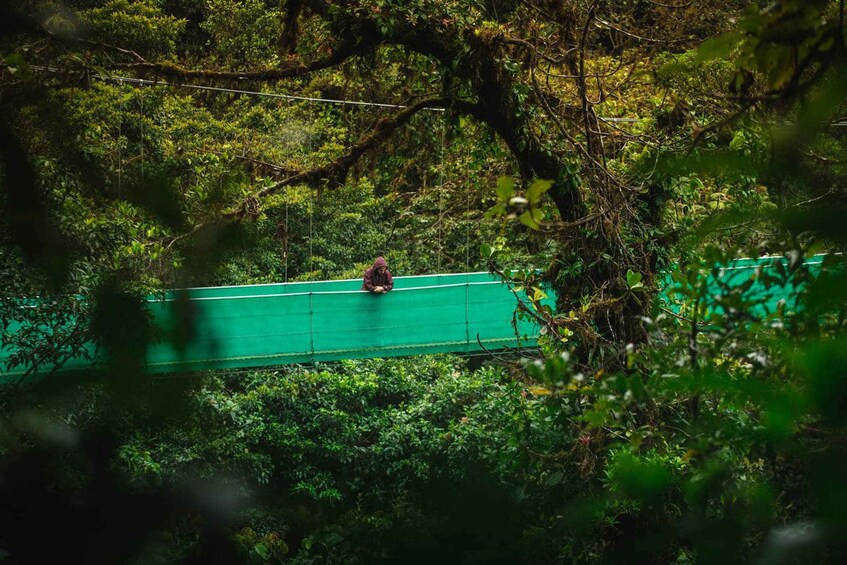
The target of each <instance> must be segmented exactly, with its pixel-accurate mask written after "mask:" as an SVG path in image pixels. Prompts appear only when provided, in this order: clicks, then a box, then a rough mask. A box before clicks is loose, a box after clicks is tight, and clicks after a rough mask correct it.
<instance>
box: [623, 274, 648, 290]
mask: <svg viewBox="0 0 847 565" xmlns="http://www.w3.org/2000/svg"><path fill="white" fill-rule="evenodd" d="M641 279H642V275H641V273H634V272H633V271H632V270H627V272H626V286H627V287H628V288H629V289H630V290H635V289H636V288H642V287H643V286H644V283H642V282H641Z"/></svg>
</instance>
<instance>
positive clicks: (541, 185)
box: [526, 179, 553, 203]
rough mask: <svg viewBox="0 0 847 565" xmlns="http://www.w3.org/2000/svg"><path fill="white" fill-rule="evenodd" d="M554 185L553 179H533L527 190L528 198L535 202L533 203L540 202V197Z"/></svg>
mask: <svg viewBox="0 0 847 565" xmlns="http://www.w3.org/2000/svg"><path fill="white" fill-rule="evenodd" d="M552 186H553V181H551V180H542V179H538V180H535V181H533V182H532V184H531V185H529V188H528V189H527V191H526V198H527V200H529V201H530V202H533V203H535V202H538V199H539V198H541V196H542V195H543V194H544V193H545V192H547V191H548V190H550V187H552Z"/></svg>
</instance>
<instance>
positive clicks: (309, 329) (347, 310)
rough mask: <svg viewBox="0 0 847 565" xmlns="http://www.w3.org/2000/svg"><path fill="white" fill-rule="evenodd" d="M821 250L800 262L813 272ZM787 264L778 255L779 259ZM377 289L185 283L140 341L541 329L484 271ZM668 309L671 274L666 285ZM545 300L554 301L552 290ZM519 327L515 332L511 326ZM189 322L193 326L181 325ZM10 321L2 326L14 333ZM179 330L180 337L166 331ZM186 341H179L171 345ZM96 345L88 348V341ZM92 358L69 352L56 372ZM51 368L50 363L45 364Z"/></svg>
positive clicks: (387, 337) (493, 338)
mask: <svg viewBox="0 0 847 565" xmlns="http://www.w3.org/2000/svg"><path fill="white" fill-rule="evenodd" d="M774 261H781V260H780V259H769V258H764V259H758V260H754V259H740V260H737V261H733V262H732V263H731V264H729V265H728V266H727V267H726V268H724V269H722V270H721V272H720V273H719V275H718V277H719V281H718V280H711V275H705V276H706V278H705V280H706V281H707V282H708V285H709V288H710V289H714V292H715V293H718V292H720V291H721V284H728V286H730V287H740V286H741V285H744V284H745V283H746V282H747V281H749V280H751V278H755V277H756V276H757V273H758V272H759V269H760V268H769V265H772V264H773V262H774ZM821 261H822V259H821V257H820V256H816V257H813V258H810V259H809V260H808V261H807V265H808V266H809V267H810V270H811V271H812V272H817V270H819V268H820V265H821ZM783 262H784V261H783ZM394 280H395V287H394V290H393V291H391V292H389V293H387V294H384V295H373V294H370V293H367V292H363V291H360V290H359V288H360V286H361V281H360V280H344V281H324V282H298V283H284V284H283V283H281V284H267V285H249V286H231V287H212V288H192V289H184V290H179V291H170V292H168V293H166V295H165V297H164V298H163V299H153V298H151V299H149V300H148V306H149V308H150V312H151V315H152V317H153V320H154V326H155V327H156V328H157V329H158V330H159V334H160V338H159V339H158V340H157V341H155V342H154V343H151V344H149V345H148V347H147V353H146V354H147V367H148V370H149V371H150V372H160V373H161V372H172V371H198V370H207V369H225V368H243V367H260V366H272V365H282V364H290V363H307V362H314V361H333V360H339V359H351V358H368V357H394V356H406V355H418V354H426V353H445V352H461V353H472V352H479V351H483V350H485V349H490V350H495V349H503V348H507V347H511V348H521V347H529V346H534V345H536V343H537V338H538V332H539V328H538V326H537V325H535V324H533V323H532V322H531V321H530V320H527V319H518V320H516V319H515V310H516V298H515V295H514V294H513V293H512V292H511V291H510V290H509V288H508V286H507V285H506V284H504V283H503V282H501V281H500V280H499V279H497V278H495V277H494V276H493V275H490V274H489V273H460V274H446V275H428V276H417V277H395V279H394ZM663 285H664V287H665V291H664V292H665V293H666V296H665V300H666V302H667V303H668V304H669V305H671V307H673V293H672V292H670V289H671V288H673V286H674V285H675V283H674V281H673V280H672V279H671V278H670V277H667V280H665V281H664V282H663ZM748 292H760V293H762V297H763V298H764V299H763V300H762V305H761V307H764V308H768V309H773V308H775V307H776V305H777V303H778V302H779V301H780V300H783V299H784V298H785V296H783V295H785V294H788V295H793V294H794V292H793V290H792V289H790V288H788V289H786V288H782V289H767V288H765V287H764V286H763V285H758V286H754V287H752V288H751V289H749V290H748ZM550 294H551V296H550V297H549V298H548V299H545V301H544V302H545V303H547V304H550V305H551V306H552V305H553V304H554V303H555V297H554V296H552V293H550ZM515 323H516V325H517V332H516V331H515V325H514V324H515ZM188 326H190V328H191V329H187V328H188ZM15 330H16V326H15V324H14V323H13V324H12V325H11V326H10V327H9V328H8V329H7V332H14V331H15ZM174 335H182V336H183V337H184V338H185V339H171V338H169V337H168V336H174ZM180 342H184V343H185V345H184V346H182V347H180V346H178V345H177V343H180ZM90 351H92V352H93V347H91V348H90ZM11 354H12V351H10V350H9V349H8V348H5V349H3V350H2V351H0V377H5V378H7V379H8V378H9V377H14V376H17V375H22V374H24V373H25V372H26V371H27V370H28V367H15V368H13V369H11V370H10V369H8V368H7V362H6V361H7V359H8V357H9V356H10V355H11ZM89 366H90V364H89V363H88V362H87V361H85V360H84V359H72V360H70V361H69V362H67V363H66V364H65V365H63V367H62V368H63V369H82V368H87V367H89ZM43 369H49V368H43Z"/></svg>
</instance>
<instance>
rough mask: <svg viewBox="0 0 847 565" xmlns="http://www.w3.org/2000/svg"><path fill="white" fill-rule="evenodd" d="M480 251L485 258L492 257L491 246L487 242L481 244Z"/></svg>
mask: <svg viewBox="0 0 847 565" xmlns="http://www.w3.org/2000/svg"><path fill="white" fill-rule="evenodd" d="M479 253H480V255H482V256H483V257H484V258H486V259H488V258H489V257H491V254H492V251H491V246H490V245H488V244H487V243H483V244H482V245H480V246H479Z"/></svg>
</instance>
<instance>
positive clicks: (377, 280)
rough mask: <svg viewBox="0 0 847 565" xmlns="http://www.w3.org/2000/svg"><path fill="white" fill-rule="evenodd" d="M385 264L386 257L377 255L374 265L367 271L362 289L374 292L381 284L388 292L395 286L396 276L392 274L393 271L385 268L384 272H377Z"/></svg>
mask: <svg viewBox="0 0 847 565" xmlns="http://www.w3.org/2000/svg"><path fill="white" fill-rule="evenodd" d="M385 266H386V262H385V259H383V258H382V257H377V258H376V261H374V264H373V267H371V268H370V269H368V270H367V271H365V280H364V282H363V283H362V290H367V291H370V292H373V291H374V289H375V288H376V287H378V286H381V287H382V288H383V289H385V290H386V292H387V291H389V290H391V289H392V288H394V277H392V276H391V271H389V270H388V269H385V271H384V272H383V273H382V274H380V273H379V272H377V269H378V268H379V267H385Z"/></svg>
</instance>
